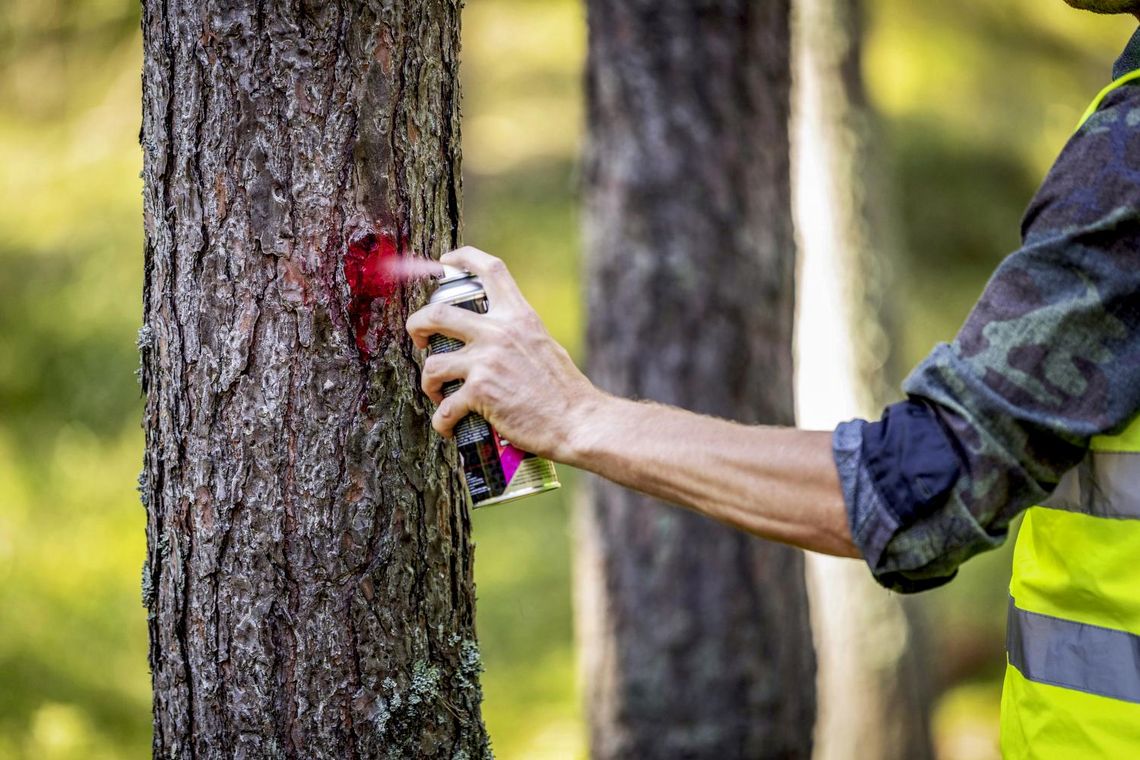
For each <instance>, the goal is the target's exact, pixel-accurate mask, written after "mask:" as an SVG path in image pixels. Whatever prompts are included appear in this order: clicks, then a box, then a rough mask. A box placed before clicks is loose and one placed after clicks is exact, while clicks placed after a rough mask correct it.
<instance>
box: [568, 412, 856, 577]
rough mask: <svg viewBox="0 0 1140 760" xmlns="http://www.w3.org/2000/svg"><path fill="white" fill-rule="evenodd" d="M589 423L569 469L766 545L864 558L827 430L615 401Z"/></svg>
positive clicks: (593, 415) (589, 419)
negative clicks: (756, 423)
mask: <svg viewBox="0 0 1140 760" xmlns="http://www.w3.org/2000/svg"><path fill="white" fill-rule="evenodd" d="M583 426H584V431H583V434H582V435H581V436H580V446H579V447H578V450H577V451H576V452H575V453H574V455H573V457H572V459H573V460H574V461H571V462H570V463H571V464H574V465H576V466H579V467H582V468H583V469H587V470H590V471H592V472H595V473H597V474H599V475H601V476H602V477H605V478H608V479H610V480H613V481H616V482H618V483H620V484H622V485H624V486H627V487H629V488H633V489H635V490H638V491H641V492H643V493H647V494H649V495H651V496H654V497H657V498H660V499H663V500H665V501H670V502H673V503H675V504H679V505H681V506H684V507H687V508H689V509H693V510H695V511H697V512H700V513H702V514H705V515H707V516H709V517H712V518H714V519H716V520H719V521H721V522H724V523H727V524H729V525H732V526H734V527H737V528H740V529H742V530H746V531H748V532H750V533H753V534H755V535H758V536H761V537H764V538H768V539H772V540H776V541H781V542H784V543H789V544H793V545H795V546H799V547H801V548H804V549H809V550H812V551H818V552H824V553H828V554H836V555H840V556H858V552H857V550H856V549H855V547H854V545H853V544H852V541H851V535H850V531H849V529H848V527H847V515H846V508H845V506H844V503H843V496H842V493H841V491H840V488H839V480H838V475H837V473H836V470H835V465H834V462H833V460H832V457H831V436H830V434H829V433H819V432H808V431H802V430H795V429H791V428H776V427H764V426H751V425H742V424H739V423H735V422H729V421H727V420H722V419H717V418H714V417H706V416H703V415H699V414H694V413H692V412H687V411H684V410H681V409H676V408H673V407H668V406H662V405H660V404H653V403H647V402H634V401H626V400H621V399H614V398H610V399H607V400H606V401H605V402H604V403H602V404H600V405H599V406H598V407H597V408H596V409H595V410H593V411H592V412H591V413H590V414H589V415H587V416H586V418H585V420H584V422H583Z"/></svg>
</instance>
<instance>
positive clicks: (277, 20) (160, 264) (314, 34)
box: [140, 0, 488, 758]
mask: <svg viewBox="0 0 1140 760" xmlns="http://www.w3.org/2000/svg"><path fill="white" fill-rule="evenodd" d="M143 5H144V15H143V32H144V55H145V62H144V73H143V83H144V97H143V101H144V105H143V131H142V145H143V150H144V179H145V225H146V288H145V295H144V309H145V314H144V319H145V322H144V326H143V328H142V330H141V332H140V347H141V349H142V352H143V382H144V388H145V390H146V394H147V405H146V413H145V429H146V462H145V469H144V471H143V474H142V476H141V482H140V486H141V490H142V492H143V496H144V500H145V501H146V503H147V542H148V551H147V557H148V558H147V565H146V566H145V568H144V571H143V597H144V601H145V603H146V606H147V609H148V610H149V625H150V665H151V669H152V679H153V686H154V754H155V756H156V757H250V758H254V757H256V758H263V757H264V758H276V757H306V758H310V757H311V758H350V757H360V758H364V757H417V758H420V757H422V758H429V757H432V758H433V757H447V758H453V757H454V758H457V757H466V758H476V757H481V756H485V755H487V754H488V750H487V739H486V735H485V730H484V728H483V725H482V721H481V717H480V690H479V685H478V670H479V657H478V649H477V647H476V644H475V641H474V630H473V617H474V589H473V587H472V574H471V569H472V568H471V561H472V555H471V545H470V543H469V541H468V528H469V516H468V513H467V509H466V507H465V500H464V492H463V484H462V482H461V480H460V477H459V475H458V474H457V472H456V468H455V458H454V457H455V455H454V450H453V448H451V447H445V446H444V445H443V444H442V443H441V442H440V440H439V439H438V437H435V436H434V435H432V434H431V431H430V426H429V417H428V412H427V410H426V409H425V406H424V404H425V402H424V401H423V400H422V397H421V395H420V393H419V391H418V381H417V374H418V373H417V367H416V363H415V361H414V358H413V352H412V348H411V345H410V343H409V341H408V339H407V337H406V335H405V334H404V330H403V321H404V317H405V315H406V314H407V312H408V309H409V307H410V305H411V304H412V303H413V302H422V297H423V293H422V292H418V291H416V290H408V291H406V292H405V291H401V292H399V293H398V294H397V295H398V297H395V298H392V299H385V298H382V297H381V296H382V295H383V290H384V287H385V283H383V282H381V281H379V280H378V279H377V277H376V273H377V267H376V266H375V264H376V263H377V259H378V257H382V256H388V255H396V254H397V252H400V251H416V252H419V253H425V254H426V253H434V254H436V255H438V253H439V252H441V251H443V250H446V249H449V248H452V247H454V246H455V245H456V244H457V242H458V225H459V192H460V178H459V155H458V153H459V131H458V126H459V110H458V109H459V94H458V81H457V70H458V58H457V51H458V37H459V9H458V2H457V0H425V1H421V0H416V1H415V2H413V1H412V0H395V2H390V3H385V4H383V5H381V4H368V3H353V2H343V1H340V2H331V3H311V2H309V3H300V4H293V5H287V4H286V5H275V6H273V9H272V10H267V9H266V7H265V6H264V5H262V4H260V3H252V2H248V3H245V2H224V3H221V4H206V5H203V4H200V3H197V2H191V1H190V0H174V1H173V2H166V3H159V2H154V1H153V0H145V1H144V4H143Z"/></svg>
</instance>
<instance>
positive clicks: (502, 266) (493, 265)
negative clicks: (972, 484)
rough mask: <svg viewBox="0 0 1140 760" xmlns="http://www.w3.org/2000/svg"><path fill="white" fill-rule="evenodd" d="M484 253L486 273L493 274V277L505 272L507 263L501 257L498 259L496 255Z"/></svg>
mask: <svg viewBox="0 0 1140 760" xmlns="http://www.w3.org/2000/svg"><path fill="white" fill-rule="evenodd" d="M484 255H485V256H486V257H487V264H486V269H487V274H490V275H494V276H495V277H501V276H503V275H505V274H506V273H507V265H506V263H505V262H504V261H503V260H502V259H500V258H499V257H498V256H492V255H490V254H484Z"/></svg>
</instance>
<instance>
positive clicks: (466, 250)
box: [439, 245, 526, 308]
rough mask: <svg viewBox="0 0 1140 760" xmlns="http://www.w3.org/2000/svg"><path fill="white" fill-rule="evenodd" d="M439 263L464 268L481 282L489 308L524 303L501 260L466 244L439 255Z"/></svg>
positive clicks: (513, 280)
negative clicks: (509, 303)
mask: <svg viewBox="0 0 1140 760" xmlns="http://www.w3.org/2000/svg"><path fill="white" fill-rule="evenodd" d="M439 261H440V263H441V264H447V265H448V266H453V267H459V268H460V269H466V270H467V271H468V272H470V273H471V274H473V275H475V276H476V277H478V278H479V279H480V280H481V281H482V282H483V287H484V288H485V289H486V291H487V299H488V300H489V301H490V302H491V308H494V307H495V304H496V303H507V302H513V303H525V300H526V299H524V298H523V295H522V292H521V291H520V290H519V286H518V285H517V284H515V278H514V277H512V276H511V272H510V270H509V269H507V265H506V264H504V263H503V260H502V259H500V258H498V257H496V256H492V255H491V254H489V253H486V252H485V251H480V250H479V249H478V248H472V247H471V246H469V245H467V246H464V247H462V248H458V249H456V250H454V251H452V252H450V253H445V254H443V256H440V258H439Z"/></svg>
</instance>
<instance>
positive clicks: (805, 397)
mask: <svg viewBox="0 0 1140 760" xmlns="http://www.w3.org/2000/svg"><path fill="white" fill-rule="evenodd" d="M862 6H863V3H862V0H796V6H795V8H796V10H795V14H794V18H795V23H794V25H793V27H794V35H793V36H794V38H795V45H794V47H795V51H796V52H795V56H794V59H795V62H796V63H795V74H796V87H795V92H796V94H795V104H796V108H795V111H796V118H795V120H794V121H795V124H796V128H795V130H794V139H793V143H794V150H793V155H794V158H795V160H794V177H795V181H794V183H793V184H794V185H795V188H796V192H795V205H796V217H797V229H798V233H799V239H800V252H801V260H800V261H801V268H800V274H799V277H798V278H797V284H798V302H799V315H798V318H797V340H796V346H797V351H796V354H797V355H796V359H797V378H796V402H797V407H798V410H797V418H798V422H799V424H800V425H803V426H805V427H813V428H820V429H828V428H831V427H834V426H835V425H836V424H837V423H839V422H840V421H842V420H845V419H850V418H852V417H855V416H860V415H863V416H866V415H868V414H873V413H875V412H876V411H877V410H878V409H879V408H881V407H880V405H881V404H882V403H883V402H884V401H885V399H886V398H887V397H888V396H889V395H890V392H889V390H888V388H889V378H890V375H891V374H892V373H891V372H890V371H889V360H890V354H889V342H888V340H887V337H886V336H887V329H886V322H887V321H888V319H889V312H890V309H889V304H888V303H887V298H886V293H887V292H888V272H889V266H888V264H889V259H890V257H891V254H892V252H893V251H894V250H895V245H896V242H895V237H894V235H893V230H894V224H893V223H892V221H891V213H890V193H889V192H888V191H887V187H886V182H885V180H884V179H883V174H884V172H883V171H882V169H883V167H882V165H881V159H880V158H879V157H877V156H876V154H875V150H874V146H875V144H876V141H875V139H874V135H875V131H876V130H875V126H874V114H873V112H872V109H871V107H870V105H869V104H868V102H867V97H866V92H865V88H864V84H863V78H862V71H861V62H862V61H861V54H862V13H863V7H862ZM808 581H809V589H810V592H811V598H812V622H813V629H814V631H815V637H816V649H817V652H818V654H819V682H818V691H819V721H818V723H817V725H816V748H815V757H816V760H846V759H847V758H850V757H851V756H852V749H851V748H852V747H858V748H859V750H858V756H859V757H865V758H881V759H882V760H892V759H893V758H908V760H910V759H912V758H913V760H923V758H929V757H931V753H932V750H931V745H930V736H929V726H928V715H927V706H928V701H929V700H928V699H927V694H928V689H926V688H924V686H923V679H922V677H921V673H920V667H921V662H920V659H919V655H920V651H921V648H920V647H918V646H917V639H918V633H919V631H920V630H921V628H920V627H919V626H917V625H916V621H915V620H913V619H912V616H911V615H910V614H908V612H909V611H908V609H907V608H906V607H904V605H903V604H902V602H901V601H900V600H899V598H898V597H897V596H895V595H892V594H890V593H889V592H887V591H885V590H883V589H882V588H880V587H879V586H878V585H877V584H876V583H875V582H874V580H873V579H872V578H871V576H870V573H869V572H868V571H867V568H866V567H865V566H864V565H863V564H862V563H857V562H851V561H849V560H841V559H835V558H832V557H822V556H819V555H809V557H808Z"/></svg>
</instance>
